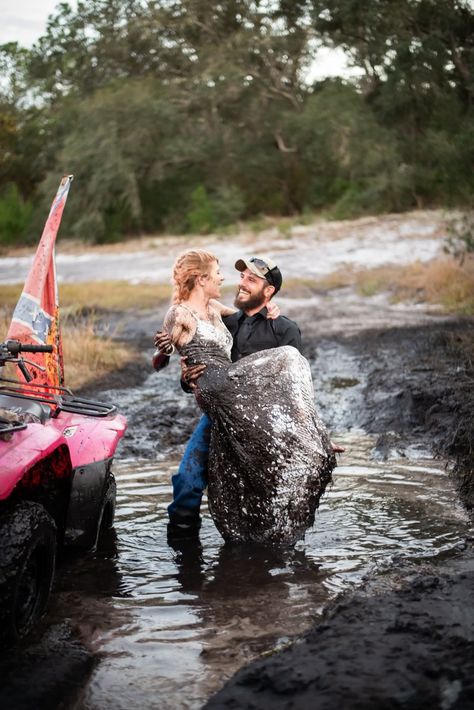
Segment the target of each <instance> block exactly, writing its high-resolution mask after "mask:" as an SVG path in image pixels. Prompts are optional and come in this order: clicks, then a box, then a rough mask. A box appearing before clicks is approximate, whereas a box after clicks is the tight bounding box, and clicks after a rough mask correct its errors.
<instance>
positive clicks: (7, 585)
mask: <svg viewBox="0 0 474 710" xmlns="http://www.w3.org/2000/svg"><path fill="white" fill-rule="evenodd" d="M0 540H1V544H0V645H2V646H5V645H8V644H10V643H13V642H15V641H17V640H18V639H20V638H22V637H24V636H26V635H27V634H28V633H29V632H30V631H31V629H32V628H33V626H34V625H35V624H36V623H37V621H38V620H39V619H40V618H41V616H42V615H43V613H44V611H45V609H46V606H47V603H48V600H49V595H50V592H51V586H52V583H53V578H54V569H55V562H56V524H55V522H54V520H53V518H52V517H51V516H50V515H49V513H47V512H46V510H45V509H44V508H43V506H42V505H40V504H39V503H33V502H31V501H22V502H20V503H18V504H17V505H15V507H14V508H11V509H10V510H8V511H6V512H4V513H2V515H1V517H0Z"/></svg>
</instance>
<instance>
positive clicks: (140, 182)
mask: <svg viewBox="0 0 474 710" xmlns="http://www.w3.org/2000/svg"><path fill="white" fill-rule="evenodd" d="M473 38H474V8H473V7H472V3H468V2H467V0H458V1H457V2H456V3H453V2H452V0H436V2H435V1H434V0H417V1H416V2H414V1H413V0H400V2H397V3H394V2H393V1H392V0H368V1H367V2H365V3H356V2H354V1H353V0H325V1H324V2H323V1H322V0H321V1H319V0H297V1H295V2H290V1H289V0H275V2H271V3H270V2H265V3H260V2H247V0H229V2H225V3H222V2H217V1H216V0H209V1H207V2H204V0H171V1H170V0H150V1H147V2H143V0H129V1H128V2H126V3H125V2H123V0H79V2H78V3H77V7H72V6H71V5H69V4H68V3H60V4H59V5H58V7H57V9H56V11H55V12H54V13H53V16H52V17H51V19H50V22H49V24H48V27H47V30H46V32H45V34H44V36H43V37H41V38H40V40H39V41H38V43H37V44H36V45H35V46H34V47H33V48H32V49H31V50H27V49H23V48H21V47H19V46H18V45H17V44H16V43H10V44H8V45H4V46H3V47H0V190H1V189H2V188H5V186H6V185H8V184H10V183H15V184H16V185H17V187H18V191H19V192H18V195H19V194H21V195H22V196H23V197H25V198H27V199H28V200H29V201H30V202H32V203H34V204H35V205H36V211H35V213H34V214H33V215H32V217H31V219H30V220H28V219H26V218H25V220H24V222H23V225H24V226H23V227H22V228H21V229H17V231H16V234H17V237H16V239H25V238H27V237H28V235H30V237H31V238H33V237H34V238H37V234H38V231H39V230H40V229H41V224H42V223H44V214H45V211H46V210H47V208H46V209H45V205H49V204H50V200H51V196H52V195H53V194H54V193H55V190H56V188H57V184H58V180H59V178H60V176H61V175H62V174H63V173H73V174H74V175H75V183H74V189H73V190H72V192H71V195H70V198H69V200H68V208H67V210H66V212H65V216H64V223H63V226H62V229H61V233H62V235H63V236H75V237H80V238H82V239H87V240H89V241H93V242H104V241H105V242H106V241H114V240H117V239H120V238H122V237H123V236H125V235H128V234H134V233H141V232H154V231H163V230H172V231H194V232H208V231H211V230H216V229H220V228H225V227H226V226H227V225H229V224H232V223H235V221H236V220H239V219H250V220H251V219H255V218H257V217H260V215H265V214H266V215H284V216H289V217H291V218H293V217H294V216H295V215H298V214H303V213H304V212H305V211H312V210H314V209H321V210H325V212H326V214H328V213H329V214H331V215H333V216H335V217H338V218H344V217H351V216H355V215H360V214H366V213H370V212H384V211H393V210H395V211H399V210H404V209H409V208H413V207H414V206H419V207H422V206H425V205H440V204H446V205H450V206H462V205H465V204H466V203H469V200H470V196H471V195H472V194H473V190H474V172H473V171H472V165H473V164H474V120H473V119H474V116H473V113H474V96H473V92H474V83H473V79H472V77H473V76H474V39H473ZM315 40H316V44H318V43H321V42H326V43H327V44H328V45H329V46H336V47H339V48H342V49H343V50H344V51H346V52H347V54H348V56H349V57H350V58H351V61H352V63H353V64H354V65H355V66H357V67H358V68H359V70H361V71H362V75H361V77H360V78H359V79H357V80H354V81H353V82H352V83H349V82H348V81H347V80H346V81H343V80H342V79H333V80H326V81H322V82H318V83H316V84H315V85H314V86H312V87H311V86H309V85H308V84H307V83H306V81H305V80H304V77H305V70H306V68H307V67H308V65H309V64H310V63H311V61H312V58H313V56H314V46H315ZM3 199H5V198H3ZM12 200H13V198H8V200H7V202H8V201H12ZM13 201H14V200H13ZM25 209H26V208H25ZM29 209H30V208H29ZM20 221H21V220H20ZM28 225H29V226H28ZM24 235H26V237H25V236H24Z"/></svg>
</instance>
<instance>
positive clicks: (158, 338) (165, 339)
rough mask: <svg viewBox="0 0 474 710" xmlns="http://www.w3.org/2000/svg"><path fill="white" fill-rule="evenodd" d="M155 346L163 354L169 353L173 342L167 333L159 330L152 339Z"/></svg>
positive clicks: (171, 351) (171, 350)
mask: <svg viewBox="0 0 474 710" xmlns="http://www.w3.org/2000/svg"><path fill="white" fill-rule="evenodd" d="M153 342H154V344H155V347H157V348H158V350H159V351H160V353H163V354H164V355H171V354H172V353H173V343H172V342H171V338H170V336H169V334H168V333H165V331H164V330H159V331H158V332H157V333H156V334H155V337H154V339H153Z"/></svg>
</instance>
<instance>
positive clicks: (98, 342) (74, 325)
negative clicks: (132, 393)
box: [0, 312, 136, 390]
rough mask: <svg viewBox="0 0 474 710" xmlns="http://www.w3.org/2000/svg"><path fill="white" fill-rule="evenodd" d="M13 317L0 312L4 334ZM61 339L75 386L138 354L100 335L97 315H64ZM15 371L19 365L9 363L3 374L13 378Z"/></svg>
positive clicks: (70, 383) (69, 380) (68, 376)
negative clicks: (85, 316)
mask: <svg viewBox="0 0 474 710" xmlns="http://www.w3.org/2000/svg"><path fill="white" fill-rule="evenodd" d="M10 320H11V316H10V314H6V313H5V312H4V313H2V314H1V315H0V327H1V329H2V337H6V334H7V332H8V328H9V325H10ZM62 339H63V351H64V352H63V354H64V372H65V381H66V382H65V384H66V386H67V387H70V388H71V389H73V390H74V389H79V388H80V387H82V386H83V385H85V384H86V383H87V382H88V381H89V380H91V379H96V378H97V377H105V376H106V375H108V374H109V373H111V372H115V371H116V370H118V369H120V368H121V367H123V366H124V365H126V364H127V363H128V362H130V361H131V360H132V359H134V357H136V353H135V352H133V350H132V349H131V348H130V347H127V348H125V347H124V346H122V345H120V343H117V342H116V341H115V340H113V337H112V336H111V335H102V334H101V335H98V334H97V332H96V319H95V317H94V316H89V317H87V318H86V319H80V320H79V321H78V320H77V319H76V318H72V317H66V318H64V319H63V322H62ZM27 357H28V356H27ZM15 375H16V368H14V367H13V366H11V365H9V366H8V367H7V369H6V370H5V372H4V376H5V377H9V378H12V377H14V376H15ZM19 379H21V376H20V377H19Z"/></svg>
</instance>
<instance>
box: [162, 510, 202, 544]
mask: <svg viewBox="0 0 474 710" xmlns="http://www.w3.org/2000/svg"><path fill="white" fill-rule="evenodd" d="M200 527H201V516H200V515H199V513H195V512H194V511H193V510H189V508H176V510H174V511H173V512H172V513H170V521H169V523H168V539H183V538H188V537H198V536H199V529H200Z"/></svg>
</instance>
